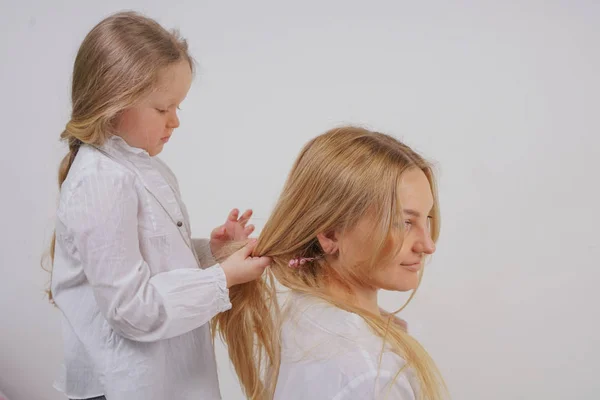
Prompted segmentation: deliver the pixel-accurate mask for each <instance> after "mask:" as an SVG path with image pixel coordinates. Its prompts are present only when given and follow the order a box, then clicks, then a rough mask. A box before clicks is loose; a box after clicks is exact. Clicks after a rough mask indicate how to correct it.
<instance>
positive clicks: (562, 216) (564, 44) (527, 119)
mask: <svg viewBox="0 0 600 400" xmlns="http://www.w3.org/2000/svg"><path fill="white" fill-rule="evenodd" d="M17 4H18V5H17ZM125 8H129V9H136V10H138V11H142V12H145V13H147V14H148V15H149V16H151V17H154V18H156V19H157V20H158V21H159V22H161V23H163V24H164V25H165V26H167V27H169V28H172V27H178V28H180V30H181V31H182V33H183V35H184V36H185V37H187V38H188V39H189V42H190V46H191V50H192V53H193V55H194V56H195V58H196V59H197V60H198V62H199V73H198V75H197V77H196V79H195V81H194V84H193V86H192V89H191V91H190V94H189V96H188V99H187V100H186V101H185V102H184V104H183V105H182V109H183V110H182V112H181V114H180V115H181V119H182V126H181V128H180V129H179V130H178V131H177V132H176V133H175V136H174V137H173V140H172V141H171V142H170V143H169V144H168V146H167V148H166V150H165V151H164V153H163V154H162V157H163V159H164V160H165V161H167V162H168V163H169V164H170V165H171V167H172V168H173V170H174V171H175V172H176V173H177V175H178V177H179V180H180V184H181V187H182V190H183V195H184V199H185V201H186V203H187V205H188V208H189V210H190V213H191V217H192V226H193V227H194V234H195V235H196V236H206V235H208V233H209V232H210V230H211V229H212V228H213V227H214V226H217V225H218V224H220V223H221V222H222V221H223V220H224V218H225V216H226V214H227V212H228V211H229V209H230V208H232V207H241V208H246V207H252V208H253V209H254V210H255V215H256V219H255V223H256V224H257V225H258V227H259V228H260V226H261V225H262V224H264V219H265V218H266V217H267V216H268V214H269V211H270V209H271V208H272V206H273V204H274V202H275V200H276V198H277V195H278V193H279V191H280V189H281V187H282V184H283V182H284V180H285V178H286V175H287V173H288V170H289V168H290V166H291V164H292V161H293V159H294V157H295V156H296V155H297V153H298V152H299V150H300V148H301V146H302V145H303V144H304V143H305V142H306V141H307V140H308V139H310V138H311V137H313V136H315V135H317V134H320V133H321V132H323V131H325V130H327V129H329V128H331V127H334V126H336V125H339V124H342V123H354V124H362V125H365V126H367V127H370V128H373V129H378V130H381V131H384V132H388V133H391V134H394V135H395V136H397V137H398V138H401V139H403V140H405V141H406V142H407V143H408V144H410V145H412V146H414V147H415V148H416V149H417V150H419V151H421V152H422V153H423V154H424V155H425V156H427V157H428V158H430V159H432V160H433V161H434V162H435V163H436V165H437V167H438V171H439V178H440V196H441V204H442V213H443V214H442V216H443V229H442V236H441V239H440V243H439V246H438V252H437V254H436V256H435V257H434V259H433V261H432V262H431V264H430V265H429V267H428V270H427V271H426V273H425V280H424V283H423V285H422V287H421V290H420V291H419V293H418V295H417V296H416V298H415V300H414V302H413V303H412V304H411V305H410V306H409V308H408V309H407V310H406V311H405V312H404V313H403V316H404V318H406V319H407V320H408V321H409V325H410V328H411V329H412V331H413V333H414V334H415V335H416V336H417V337H418V338H419V339H420V340H421V341H422V342H423V344H424V345H425V346H426V348H427V349H428V350H429V351H430V353H431V355H432V356H433V357H434V358H435V360H436V361H437V362H438V364H439V366H440V368H441V369H442V372H443V374H444V376H445V378H446V380H447V382H448V385H449V387H450V390H451V393H452V395H453V397H454V399H464V400H481V399H485V400H506V399H544V400H558V399H589V400H592V399H597V398H598V396H600V394H599V393H600V383H599V382H600V381H599V380H598V377H597V375H598V372H600V370H599V367H598V358H599V357H600V340H599V334H598V321H597V319H598V316H599V315H600V312H598V304H600V295H599V294H598V290H597V286H598V283H599V282H600V272H599V268H598V266H599V262H598V259H599V257H600V247H599V245H598V229H597V227H598V223H599V220H600V212H599V210H598V204H599V203H600V196H599V190H598V181H599V179H598V177H597V175H598V173H599V172H600V161H599V158H600V157H599V156H600V151H599V150H598V146H599V145H600V139H598V134H599V128H600V113H599V110H598V109H599V106H600V94H599V93H600V78H599V71H600V55H599V54H600V2H596V1H592V0H590V1H562V2H558V1H544V2H542V1H519V2H517V1H495V2H488V1H454V2H446V1H437V2H431V1H429V2H427V1H424V2H409V1H387V2H378V1H324V0H322V1H317V0H311V1H308V0H304V1H301V2H300V1H297V2H282V1H270V2H265V1H257V0H254V1H251V2H247V1H237V2H216V1H213V2H208V1H188V2H184V1H162V2H146V1H141V0H140V1H113V0H104V1H95V2H91V1H88V2H82V1H74V0H70V1H62V2H61V1H52V2H49V1H41V0H38V1H20V2H8V1H5V0H3V1H2V6H1V9H0V26H1V29H2V31H1V33H2V34H1V35H0V49H1V54H2V62H1V63H0V72H1V74H0V88H1V89H2V96H0V110H1V111H0V113H1V116H2V119H1V120H2V124H3V126H4V128H3V136H2V150H1V153H0V154H1V164H0V166H1V169H2V172H1V177H2V196H1V197H0V198H1V202H2V203H1V205H2V207H1V208H0V212H1V219H0V220H1V221H2V225H1V226H2V229H1V241H0V243H1V244H2V249H1V253H0V255H1V257H2V259H1V260H2V263H1V268H2V270H1V275H0V391H2V392H4V393H5V394H6V395H7V396H8V397H9V398H10V399H11V400H15V399H16V400H19V399H27V400H30V399H35V400H50V399H62V398H63V397H62V396H61V395H60V394H58V393H56V392H55V391H54V390H53V389H52V387H51V383H52V381H53V379H54V377H55V373H56V371H57V370H58V366H59V363H60V360H61V338H60V332H59V319H58V312H57V311H56V310H54V309H53V308H52V307H51V306H50V305H48V304H47V303H46V302H45V299H44V294H43V288H44V285H45V284H46V282H47V279H48V275H47V274H46V273H45V272H44V271H42V270H41V268H40V267H39V260H40V257H41V255H42V253H43V251H44V249H45V248H46V246H47V244H48V242H49V238H50V235H51V233H52V229H53V216H54V211H55V207H56V201H57V184H56V171H57V167H58V163H59V160H60V159H61V157H62V156H63V155H64V154H65V152H66V148H65V147H64V146H63V145H62V144H60V143H59V142H58V135H59V133H60V132H61V130H62V129H63V127H64V125H65V124H66V122H67V120H68V117H69V96H70V94H69V90H70V89H69V86H70V73H71V68H72V63H73V59H74V56H75V53H76V51H77V48H78V46H79V44H80V42H81V40H82V39H83V37H84V35H85V34H86V33H87V31H88V30H89V29H91V28H92V26H93V25H94V24H96V23H97V22H98V21H99V20H100V19H102V18H103V17H105V16H106V15H108V14H109V13H112V12H115V11H118V10H121V9H125ZM402 299H403V297H401V296H400V295H398V294H391V293H385V294H382V296H381V300H382V305H383V306H384V307H386V308H395V307H397V306H398V305H400V304H401V303H402ZM217 357H218V362H219V369H220V382H221V387H222V394H223V398H224V399H226V400H229V399H234V400H235V399H241V398H242V397H241V392H240V390H239V386H238V383H237V380H236V378H235V374H234V373H233V371H232V369H231V368H230V366H229V365H228V360H227V356H226V352H225V349H224V348H223V347H222V346H221V345H219V346H218V348H217Z"/></svg>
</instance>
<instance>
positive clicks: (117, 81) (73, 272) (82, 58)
mask: <svg viewBox="0 0 600 400" xmlns="http://www.w3.org/2000/svg"><path fill="white" fill-rule="evenodd" d="M192 70H193V61H192V58H191V57H190V55H189V54H188V50H187V44H186V42H185V41H184V40H182V39H181V38H179V37H178V35H177V34H176V33H170V32H168V31H166V30H165V29H163V28H162V27H161V26H160V25H159V24H158V23H156V22H155V21H153V20H150V19H147V18H145V17H142V16H140V15H137V14H134V13H119V14H116V15H113V16H111V17H108V18H107V19H105V20H103V21H102V22H100V23H99V24H98V25H97V26H96V27H94V28H93V29H92V31H91V32H90V33H89V34H88V35H87V36H86V38H85V40H84V41H83V43H82V45H81V47H80V49H79V52H78V54H77V58H76V60H75V65H74V71H73V87H72V103H73V110H72V116H71V120H70V121H69V123H68V124H67V126H66V129H65V131H64V132H63V133H62V135H61V138H62V139H64V140H66V141H67V142H68V144H69V149H70V152H69V154H68V155H67V156H66V157H65V159H64V160H63V162H62V164H61V167H60V171H59V184H60V187H61V191H60V202H59V207H58V211H57V222H56V235H55V242H54V243H53V246H52V255H53V261H54V262H53V273H52V283H51V294H52V295H53V300H54V302H55V304H56V305H57V307H58V308H59V309H60V311H61V312H62V317H63V318H62V322H63V337H64V356H65V365H64V369H63V371H62V374H61V375H62V376H61V378H60V379H59V381H58V383H57V388H58V389H59V390H61V391H63V392H64V393H65V394H66V395H67V396H68V397H69V398H71V399H86V398H96V397H98V398H107V399H109V400H117V399H123V400H135V399H139V400H151V399H156V400H165V399H178V400H179V399H194V400H200V399H220V398H221V397H220V393H219V387H218V381H217V370H216V365H215V356H214V349H213V346H212V341H211V336H210V332H209V328H210V326H209V324H208V322H209V321H210V320H211V318H212V317H214V316H215V315H216V314H218V313H220V312H223V311H225V310H227V309H229V308H230V307H231V304H230V301H229V294H228V291H229V288H230V287H231V286H233V285H236V284H240V283H243V282H247V281H250V280H253V279H256V278H258V277H259V276H260V275H261V274H262V272H263V270H264V269H265V267H266V266H267V265H268V264H269V262H270V260H269V259H268V258H266V257H260V258H253V257H251V256H250V255H251V253H252V249H253V244H252V243H249V244H248V245H247V246H245V247H244V248H243V249H241V250H240V251H238V252H236V253H235V254H233V255H232V256H231V257H229V258H228V259H227V260H225V261H223V262H222V263H221V264H220V265H219V264H217V263H216V262H215V260H214V259H213V257H212V254H214V253H216V252H218V251H220V249H221V247H222V246H223V245H224V243H225V242H226V241H227V240H231V239H236V240H238V239H246V238H247V236H248V235H249V234H250V233H251V231H252V229H253V228H252V226H247V225H246V223H247V221H248V219H249V218H250V214H251V213H250V212H247V213H245V214H244V215H242V216H241V217H239V216H238V214H237V211H235V210H234V211H233V212H232V214H231V215H230V216H229V218H228V220H227V222H226V224H225V225H223V226H221V227H219V228H217V229H215V230H214V231H213V234H212V237H211V241H210V243H209V242H207V241H206V240H194V239H191V237H190V224H189V219H188V214H187V211H186V208H185V206H184V204H183V202H182V200H181V194H180V192H179V187H178V185H177V180H176V179H175V176H174V175H173V173H172V172H171V171H170V170H169V168H168V167H167V166H166V165H165V164H164V163H162V162H161V161H160V160H159V159H158V158H156V157H155V156H156V155H157V154H159V153H160V152H161V151H162V149H163V146H165V144H166V143H167V142H168V141H169V139H170V137H171V136H172V134H173V131H174V130H175V128H177V127H178V126H179V119H178V118H177V109H178V106H179V104H180V103H181V102H182V101H183V99H184V98H185V97H186V94H187V92H188V90H189V88H190V85H191V81H192ZM238 217H239V218H238ZM104 396H105V397H104Z"/></svg>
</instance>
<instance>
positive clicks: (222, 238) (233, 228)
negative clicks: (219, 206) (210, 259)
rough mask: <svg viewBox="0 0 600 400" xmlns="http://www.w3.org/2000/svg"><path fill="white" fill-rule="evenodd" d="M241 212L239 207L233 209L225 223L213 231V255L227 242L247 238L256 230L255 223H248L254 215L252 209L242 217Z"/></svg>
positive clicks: (211, 246) (211, 243)
mask: <svg viewBox="0 0 600 400" xmlns="http://www.w3.org/2000/svg"><path fill="white" fill-rule="evenodd" d="M239 213H240V212H239V210H238V209H237V208H235V209H233V210H231V212H230V213H229V215H228V216H227V220H226V221H225V223H224V224H223V225H221V226H218V227H216V228H215V229H213V231H212V232H211V234H210V251H211V252H212V254H213V255H216V254H218V253H219V252H220V251H221V249H222V248H223V246H224V245H225V244H227V242H230V241H232V240H235V241H241V240H246V239H248V236H250V234H251V233H252V232H254V225H246V224H247V223H248V221H249V220H250V217H251V216H252V210H246V212H244V214H242V216H241V217H239ZM238 217H239V218H238Z"/></svg>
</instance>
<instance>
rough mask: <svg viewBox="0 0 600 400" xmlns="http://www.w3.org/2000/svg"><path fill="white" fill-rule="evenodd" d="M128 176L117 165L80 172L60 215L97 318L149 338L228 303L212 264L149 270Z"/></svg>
mask: <svg viewBox="0 0 600 400" xmlns="http://www.w3.org/2000/svg"><path fill="white" fill-rule="evenodd" d="M134 180H135V176H134V175H129V174H127V173H125V172H122V171H104V172H103V171H100V172H97V171H96V172H95V173H94V174H93V175H87V176H84V177H83V178H82V179H81V180H80V181H79V182H78V187H77V188H76V190H74V191H73V193H72V195H71V198H70V199H68V201H67V202H66V207H65V210H63V213H62V216H61V215H60V214H59V218H61V219H62V220H63V223H64V224H65V225H66V227H67V231H68V232H69V234H70V235H71V236H72V238H73V246H74V248H75V249H76V251H77V253H78V255H79V258H80V262H81V265H82V268H83V271H84V273H85V277H86V278H87V280H88V281H89V283H90V285H91V287H92V289H93V293H94V297H95V299H96V302H97V304H98V308H99V309H100V311H101V313H102V314H103V316H104V318H105V319H106V320H107V321H108V323H109V324H110V325H111V327H112V328H113V329H114V330H115V331H116V332H117V333H118V334H119V335H121V336H123V337H125V338H128V339H131V340H135V341H142V342H149V341H156V340H160V339H166V338H170V337H174V336H179V335H181V334H184V333H186V332H189V331H190V330H193V329H195V328H198V327H200V326H202V325H204V324H206V323H207V322H209V321H210V319H211V318H212V317H214V316H215V315H216V314H218V313H219V312H222V311H225V310H227V309H229V308H230V307H231V303H230V302H229V293H228V289H227V286H226V280H225V275H224V273H223V270H222V269H221V267H220V266H219V265H214V266H213V267H211V268H207V269H199V268H198V267H197V266H196V265H181V266H177V267H176V269H173V270H169V271H166V272H160V273H157V274H155V275H154V276H152V274H151V270H150V267H149V265H148V264H147V262H146V260H144V259H143V257H142V254H141V252H140V242H139V237H138V196H137V193H136V190H135V183H134ZM174 262H177V261H176V260H174Z"/></svg>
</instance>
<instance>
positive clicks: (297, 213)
mask: <svg viewBox="0 0 600 400" xmlns="http://www.w3.org/2000/svg"><path fill="white" fill-rule="evenodd" d="M412 168H418V169H420V170H422V171H423V172H424V173H425V175H426V176H427V178H428V180H429V182H430V185H431V189H432V193H433V196H434V207H433V210H432V214H431V215H432V222H431V234H432V238H433V240H434V241H436V240H437V238H438V235H439V227H440V222H439V206H438V200H437V190H436V186H435V180H434V176H433V171H432V168H431V166H430V164H429V163H428V162H426V161H425V160H424V159H423V158H422V157H421V156H420V155H418V154H417V153H416V152H414V151H413V150H412V149H410V148H409V147H408V146H406V145H404V144H403V143H401V142H399V141H398V140H396V139H394V138H392V137H391V136H388V135H385V134H383V133H378V132H372V131H369V130H366V129H362V128H358V127H341V128H337V129H333V130H331V131H329V132H326V133H325V134H323V135H321V136H318V137H316V138H315V139H313V140H311V141H310V142H309V143H308V144H307V145H306V146H305V147H304V148H303V149H302V151H301V152H300V155H299V156H298V158H297V160H296V162H295V164H294V166H293V167H292V170H291V172H290V174H289V176H288V179H287V182H286V184H285V187H284V189H283V192H282V193H281V196H280V198H279V201H278V203H277V205H276V206H275V209H274V211H273V212H272V214H271V216H270V218H269V219H268V221H267V223H266V225H265V227H264V228H263V230H262V232H261V234H260V236H259V238H258V243H257V246H256V249H255V254H256V255H261V256H268V257H272V260H273V261H272V264H271V267H270V268H269V269H268V270H267V273H266V274H265V276H264V277H263V278H262V279H259V280H256V281H253V282H249V283H246V284H242V285H238V286H234V287H232V288H231V289H230V298H231V303H232V309H231V310H229V311H227V312H224V313H221V314H219V315H218V316H217V317H216V318H215V319H214V320H213V334H214V335H216V333H217V332H218V333H219V334H220V335H221V337H222V338H223V340H224V341H225V342H226V344H227V346H228V348H229V356H230V359H231V361H232V363H233V365H234V367H235V370H236V372H237V375H238V377H239V379H240V381H241V383H242V385H243V388H244V391H245V393H246V395H247V396H248V397H249V398H251V399H270V398H272V396H273V393H274V390H275V385H276V381H277V375H278V371H279V364H280V352H281V347H280V337H279V334H280V328H281V315H280V306H279V303H278V301H277V288H276V283H277V282H279V283H280V284H281V285H283V286H285V287H287V288H289V289H292V290H295V291H298V292H302V293H306V294H310V295H313V296H316V297H319V298H322V299H324V300H326V301H329V302H330V303H331V304H333V305H335V306H337V307H339V308H341V309H343V310H346V311H349V312H353V313H355V314H358V315H359V316H361V317H362V318H363V319H364V320H365V322H366V323H367V324H368V325H369V326H370V327H371V329H372V330H373V332H374V333H375V334H376V335H377V336H379V337H381V338H382V339H383V340H384V341H385V343H386V344H387V345H388V346H389V347H390V348H391V349H392V351H394V352H395V353H397V354H399V355H400V356H401V357H403V358H404V359H405V360H406V362H407V363H406V366H407V367H408V368H411V369H412V370H413V371H414V372H415V375H416V377H417V379H418V382H419V384H420V389H419V393H420V396H421V398H422V399H427V400H437V399H441V398H442V395H443V394H444V391H445V386H444V382H443V379H442V378H441V375H440V374H439V371H438V369H437V368H436V366H435V364H434V362H433V360H432V359H431V358H430V357H429V355H428V354H427V352H426V351H425V349H424V348H423V347H422V346H421V345H420V344H419V343H418V342H417V341H416V340H415V339H414V338H412V337H411V336H410V335H408V334H407V333H406V332H405V331H404V330H403V329H402V328H401V327H400V326H399V325H397V324H394V323H390V320H391V316H388V317H383V316H380V315H374V314H372V313H369V312H367V311H365V310H363V309H360V308H358V307H355V306H353V305H351V304H348V302H342V301H340V300H339V299H337V298H335V297H333V296H331V295H330V293H329V291H328V290H327V287H328V282H330V281H331V280H332V279H334V280H336V282H337V283H341V284H343V285H346V286H347V287H352V285H356V284H361V283H362V284H364V283H366V282H367V281H368V277H369V275H370V272H371V271H372V268H377V265H378V261H381V260H382V259H383V258H385V257H388V256H389V254H386V250H385V249H388V250H387V253H389V248H390V246H389V244H390V240H391V241H392V242H393V243H394V244H393V246H392V248H396V249H397V248H399V245H400V244H401V243H400V242H399V241H398V240H400V241H401V236H402V235H399V234H398V231H397V228H394V227H395V226H398V225H399V226H402V225H403V224H402V223H400V222H401V221H399V219H400V218H401V212H400V211H401V209H400V204H398V193H397V189H398V186H399V182H400V177H401V175H402V173H403V172H404V171H407V170H408V169H412ZM367 213H370V215H373V216H374V220H375V221H377V224H378V226H377V229H376V231H375V232H373V238H374V241H373V246H374V248H373V258H372V261H371V263H370V264H369V265H368V266H360V267H359V266H356V267H348V266H344V267H343V268H334V267H332V266H331V265H329V264H327V263H326V262H325V261H324V260H323V259H320V260H319V261H316V262H313V263H309V264H306V265H304V266H303V267H302V268H290V267H289V266H288V263H289V261H290V260H291V259H293V258H296V257H298V256H302V257H319V256H321V255H323V250H322V249H321V248H320V245H319V242H318V240H317V235H318V234H319V233H324V232H330V231H334V230H338V229H351V228H352V227H353V226H354V225H355V224H356V223H357V222H358V221H359V219H360V218H361V217H363V216H364V215H366V214H367ZM413 294H414V293H413ZM398 372H400V371H398Z"/></svg>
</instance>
